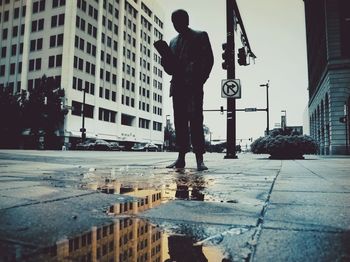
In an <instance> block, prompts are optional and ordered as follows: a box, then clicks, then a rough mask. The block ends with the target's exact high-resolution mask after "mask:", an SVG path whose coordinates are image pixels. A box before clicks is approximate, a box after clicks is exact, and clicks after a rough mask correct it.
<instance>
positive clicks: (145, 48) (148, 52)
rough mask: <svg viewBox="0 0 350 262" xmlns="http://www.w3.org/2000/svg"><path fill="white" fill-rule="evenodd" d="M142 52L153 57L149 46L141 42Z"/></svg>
mask: <svg viewBox="0 0 350 262" xmlns="http://www.w3.org/2000/svg"><path fill="white" fill-rule="evenodd" d="M140 52H141V53H143V54H144V55H146V56H147V57H149V58H151V50H150V49H149V48H147V46H144V45H142V44H140Z"/></svg>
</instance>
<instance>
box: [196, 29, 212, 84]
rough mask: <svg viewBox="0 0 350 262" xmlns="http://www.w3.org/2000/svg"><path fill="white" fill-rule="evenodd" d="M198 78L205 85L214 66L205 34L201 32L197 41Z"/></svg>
mask: <svg viewBox="0 0 350 262" xmlns="http://www.w3.org/2000/svg"><path fill="white" fill-rule="evenodd" d="M198 48H199V54H198V55H199V58H198V60H199V61H198V64H197V66H198V71H197V72H198V76H199V79H200V80H201V81H202V82H203V84H204V83H205V81H207V79H208V77H209V75H210V72H211V69H212V68H213V64H214V55H213V50H212V48H211V44H210V41H209V37H208V34H207V32H202V33H201V36H200V41H199V47H198Z"/></svg>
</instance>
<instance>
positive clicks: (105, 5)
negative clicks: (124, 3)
mask: <svg viewBox="0 0 350 262" xmlns="http://www.w3.org/2000/svg"><path fill="white" fill-rule="evenodd" d="M115 2H116V3H119V0H116V1H115ZM103 9H105V10H107V2H106V0H103ZM108 12H109V13H110V14H111V15H113V5H112V4H111V3H108ZM114 16H115V18H118V17H119V11H118V9H117V8H114Z"/></svg>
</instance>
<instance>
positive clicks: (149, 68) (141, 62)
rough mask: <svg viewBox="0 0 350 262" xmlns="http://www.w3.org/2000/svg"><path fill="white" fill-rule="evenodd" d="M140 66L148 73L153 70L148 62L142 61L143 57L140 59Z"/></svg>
mask: <svg viewBox="0 0 350 262" xmlns="http://www.w3.org/2000/svg"><path fill="white" fill-rule="evenodd" d="M140 66H142V67H143V68H144V69H146V70H148V71H150V70H151V64H150V63H149V62H147V61H146V60H145V59H142V57H140Z"/></svg>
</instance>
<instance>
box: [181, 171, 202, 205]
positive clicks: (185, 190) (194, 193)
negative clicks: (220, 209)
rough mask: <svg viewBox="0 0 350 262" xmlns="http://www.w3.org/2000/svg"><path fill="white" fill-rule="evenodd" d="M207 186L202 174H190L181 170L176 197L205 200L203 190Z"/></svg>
mask: <svg viewBox="0 0 350 262" xmlns="http://www.w3.org/2000/svg"><path fill="white" fill-rule="evenodd" d="M204 188H205V180H204V178H203V176H202V175H196V174H193V175H188V174H186V173H184V172H180V173H179V175H178V176H177V178H176V193H175V197H176V198H178V199H184V200H197V201H204V194H203V193H202V190H203V189H204Z"/></svg>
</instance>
